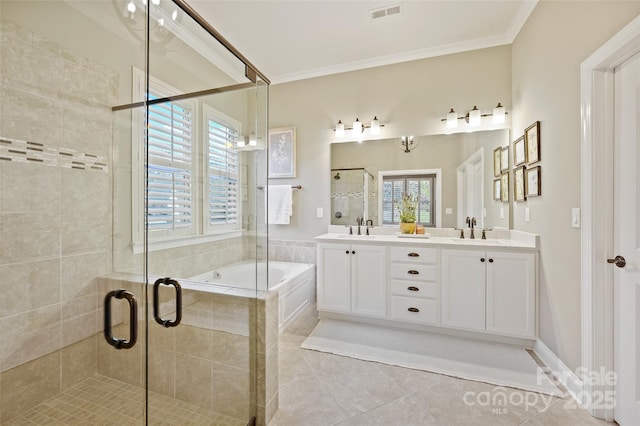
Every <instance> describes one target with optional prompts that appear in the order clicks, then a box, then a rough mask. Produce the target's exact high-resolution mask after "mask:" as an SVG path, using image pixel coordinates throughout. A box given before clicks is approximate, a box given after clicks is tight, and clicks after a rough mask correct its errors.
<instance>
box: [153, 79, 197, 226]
mask: <svg viewBox="0 0 640 426" xmlns="http://www.w3.org/2000/svg"><path fill="white" fill-rule="evenodd" d="M161 96H163V95H161V94H160V93H158V92H156V91H155V90H150V94H149V99H158V98H160V97H161ZM192 108H193V106H192V105H190V104H180V103H160V104H155V105H151V106H149V127H148V132H149V170H148V173H149V176H148V197H149V198H148V200H149V216H148V224H149V232H150V233H151V234H152V233H156V234H158V233H161V234H162V235H164V236H166V235H167V234H170V233H182V234H185V233H192V232H193V230H194V229H193V226H194V220H193V219H194V212H193V208H194V203H193V197H194V190H193V177H194V155H193V113H192ZM180 231H183V232H180Z"/></svg>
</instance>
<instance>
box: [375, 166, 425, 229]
mask: <svg viewBox="0 0 640 426" xmlns="http://www.w3.org/2000/svg"><path fill="white" fill-rule="evenodd" d="M435 187H436V175H435V174H419V175H401V176H384V177H383V179H382V188H383V194H382V201H381V202H382V218H383V222H382V223H383V225H398V224H399V223H400V211H399V210H398V208H397V207H396V206H397V204H398V203H400V202H401V200H402V194H411V195H413V196H414V197H416V198H417V200H418V203H417V207H416V223H418V224H420V225H424V226H429V227H435V226H436V215H435V208H434V201H435Z"/></svg>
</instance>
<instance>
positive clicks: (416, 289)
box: [407, 286, 420, 291]
mask: <svg viewBox="0 0 640 426" xmlns="http://www.w3.org/2000/svg"><path fill="white" fill-rule="evenodd" d="M407 290H409V291H420V289H419V288H418V287H413V286H411V287H407Z"/></svg>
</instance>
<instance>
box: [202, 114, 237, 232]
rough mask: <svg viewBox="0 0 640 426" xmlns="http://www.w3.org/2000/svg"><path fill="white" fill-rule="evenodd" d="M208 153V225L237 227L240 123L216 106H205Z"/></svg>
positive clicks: (211, 226) (222, 227)
mask: <svg viewBox="0 0 640 426" xmlns="http://www.w3.org/2000/svg"><path fill="white" fill-rule="evenodd" d="M204 117H205V121H206V135H207V141H208V150H207V151H208V154H207V159H206V161H207V167H206V169H207V175H208V182H207V189H206V199H207V203H206V204H207V212H206V213H207V214H206V216H207V227H208V228H209V229H211V228H214V227H218V228H219V229H224V228H229V227H230V226H229V225H234V226H232V227H233V228H236V227H237V226H236V225H237V224H238V215H239V214H240V204H239V201H238V200H239V197H238V183H239V182H238V168H239V164H238V149H237V148H236V141H237V140H238V135H239V133H240V132H239V127H240V124H239V123H238V122H236V121H235V120H232V119H230V118H229V117H226V116H224V115H223V114H222V113H220V112H219V111H215V110H214V109H213V108H210V107H205V114H204Z"/></svg>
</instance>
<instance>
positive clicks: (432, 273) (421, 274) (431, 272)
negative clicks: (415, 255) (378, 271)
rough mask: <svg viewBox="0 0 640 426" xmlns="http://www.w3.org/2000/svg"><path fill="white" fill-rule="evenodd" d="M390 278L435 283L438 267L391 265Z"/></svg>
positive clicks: (404, 264) (408, 264) (409, 264)
mask: <svg viewBox="0 0 640 426" xmlns="http://www.w3.org/2000/svg"><path fill="white" fill-rule="evenodd" d="M391 278H399V279H401V280H411V281H437V280H438V267H437V266H436V265H418V264H412V263H392V264H391Z"/></svg>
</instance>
